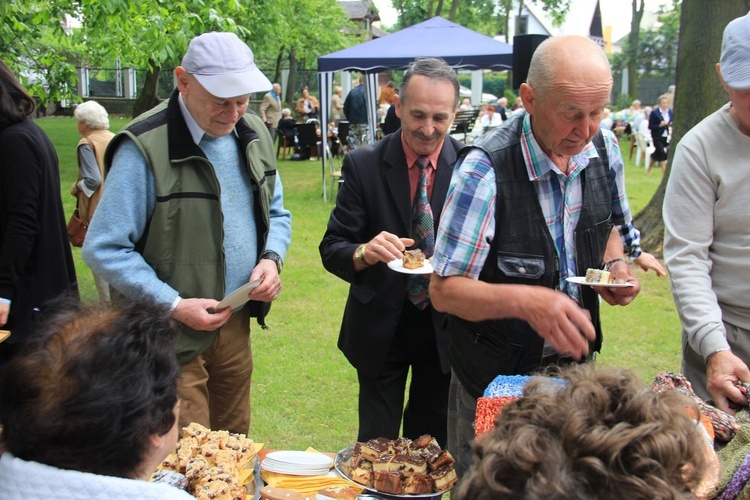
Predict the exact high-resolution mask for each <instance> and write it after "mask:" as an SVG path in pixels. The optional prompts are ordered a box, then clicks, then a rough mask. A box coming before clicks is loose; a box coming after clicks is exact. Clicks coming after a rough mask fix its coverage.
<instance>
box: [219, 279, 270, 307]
mask: <svg viewBox="0 0 750 500" xmlns="http://www.w3.org/2000/svg"><path fill="white" fill-rule="evenodd" d="M260 282H261V280H255V281H251V282H250V283H245V284H244V285H242V286H241V287H239V288H238V289H237V290H235V291H233V292H232V293H230V294H229V295H227V296H226V297H224V298H223V299H221V302H219V303H218V304H216V307H214V309H216V310H217V311H218V310H219V309H224V308H225V307H231V308H232V309H237V308H238V307H240V306H241V305H243V304H244V303H245V302H247V301H248V300H250V299H249V298H248V296H247V294H248V293H250V291H251V290H252V289H253V288H255V287H256V286H258V285H260Z"/></svg>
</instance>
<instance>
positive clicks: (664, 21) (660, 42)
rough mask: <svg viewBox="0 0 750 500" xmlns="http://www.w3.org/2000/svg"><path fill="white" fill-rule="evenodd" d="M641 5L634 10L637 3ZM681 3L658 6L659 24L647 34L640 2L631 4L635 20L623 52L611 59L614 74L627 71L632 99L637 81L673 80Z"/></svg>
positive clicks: (636, 87) (634, 1)
mask: <svg viewBox="0 0 750 500" xmlns="http://www.w3.org/2000/svg"><path fill="white" fill-rule="evenodd" d="M638 2H640V4H639V5H638V7H637V8H636V3H638ZM680 5H681V4H680V2H679V0H676V1H675V2H673V4H672V5H671V6H670V5H667V6H661V7H660V10H659V14H658V20H659V24H658V26H657V27H655V28H653V29H649V30H641V29H640V22H641V18H642V16H643V8H644V3H643V0H633V12H634V17H633V21H632V22H631V26H630V30H631V31H630V34H629V35H628V38H627V39H626V40H625V43H624V44H623V50H622V52H620V53H618V54H613V55H612V56H611V57H610V62H611V64H612V69H613V70H614V71H622V70H624V69H625V68H627V70H628V89H629V93H630V96H631V98H635V97H636V96H637V95H638V78H639V77H641V76H664V77H668V78H674V76H675V66H676V62H677V45H678V41H679V31H680V11H681V7H680Z"/></svg>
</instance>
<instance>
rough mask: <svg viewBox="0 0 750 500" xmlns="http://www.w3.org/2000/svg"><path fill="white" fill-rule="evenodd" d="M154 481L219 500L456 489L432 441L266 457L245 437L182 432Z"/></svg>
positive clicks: (447, 462) (429, 493)
mask: <svg viewBox="0 0 750 500" xmlns="http://www.w3.org/2000/svg"><path fill="white" fill-rule="evenodd" d="M154 480H155V481H159V482H166V483H170V484H172V485H174V486H176V487H180V488H182V489H185V490H187V491H188V492H189V493H190V494H192V495H193V496H195V497H196V498H199V499H204V498H205V499H212V500H223V499H227V500H253V499H255V500H280V499H282V498H283V499H288V500H305V499H310V500H336V499H355V498H359V499H368V498H369V499H381V500H388V499H392V498H431V497H434V496H436V495H440V494H442V493H445V492H447V491H449V490H450V489H451V488H452V487H453V486H454V485H455V483H456V480H457V478H456V472H455V469H454V459H453V457H452V456H451V454H450V453H449V452H448V451H447V450H443V449H441V447H440V446H439V445H438V443H437V441H436V440H435V439H434V438H433V437H431V436H429V435H424V436H420V437H418V438H416V439H414V440H411V439H407V438H399V439H395V440H391V439H385V438H378V439H372V440H370V441H367V442H364V443H354V444H353V445H352V446H348V447H346V448H344V449H342V450H340V451H339V452H338V453H324V452H319V451H317V450H314V449H308V450H304V451H301V450H265V449H263V445H262V444H261V443H255V442H253V441H252V440H251V439H249V438H247V437H246V436H245V435H243V434H233V433H229V432H227V431H211V430H209V429H207V428H205V427H203V426H201V425H199V424H195V423H193V424H190V425H189V426H187V427H185V428H183V435H182V438H181V439H180V440H179V442H178V445H177V449H176V450H175V453H173V454H170V455H169V456H168V457H167V458H166V459H165V460H164V461H163V463H162V465H161V467H160V470H159V471H157V473H156V474H155V475H154Z"/></svg>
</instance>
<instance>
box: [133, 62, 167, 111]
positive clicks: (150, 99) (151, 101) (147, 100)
mask: <svg viewBox="0 0 750 500" xmlns="http://www.w3.org/2000/svg"><path fill="white" fill-rule="evenodd" d="M160 74H161V68H159V67H155V66H154V65H153V64H149V69H148V70H147V71H146V80H145V81H144V82H143V88H142V89H141V92H140V94H138V97H137V98H136V100H135V103H133V117H134V118H135V117H136V116H138V115H140V114H141V113H144V112H146V111H148V110H149V109H151V108H153V107H154V106H156V105H157V104H159V94H158V88H159V75H160Z"/></svg>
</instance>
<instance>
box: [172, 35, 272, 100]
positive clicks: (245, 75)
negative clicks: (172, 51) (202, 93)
mask: <svg viewBox="0 0 750 500" xmlns="http://www.w3.org/2000/svg"><path fill="white" fill-rule="evenodd" d="M182 67H183V68H185V70H186V71H187V72H188V73H190V74H191V75H193V76H195V78H196V79H197V80H198V82H200V84H201V85H203V87H204V88H205V89H206V90H207V91H208V92H209V93H210V94H212V95H214V96H216V97H220V98H222V99H226V98H228V97H237V96H240V95H245V94H252V93H254V92H263V91H267V90H271V81H270V80H269V79H268V78H266V76H265V75H264V74H263V73H262V72H261V71H260V70H259V69H258V67H257V66H256V65H255V62H254V58H253V51H252V50H250V47H248V46H247V44H246V43H245V42H243V41H242V40H240V38H239V37H238V36H237V35H236V34H234V33H219V32H215V31H214V32H211V33H204V34H202V35H199V36H197V37H195V38H193V39H192V40H191V41H190V45H188V49H187V52H186V53H185V57H183V58H182Z"/></svg>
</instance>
